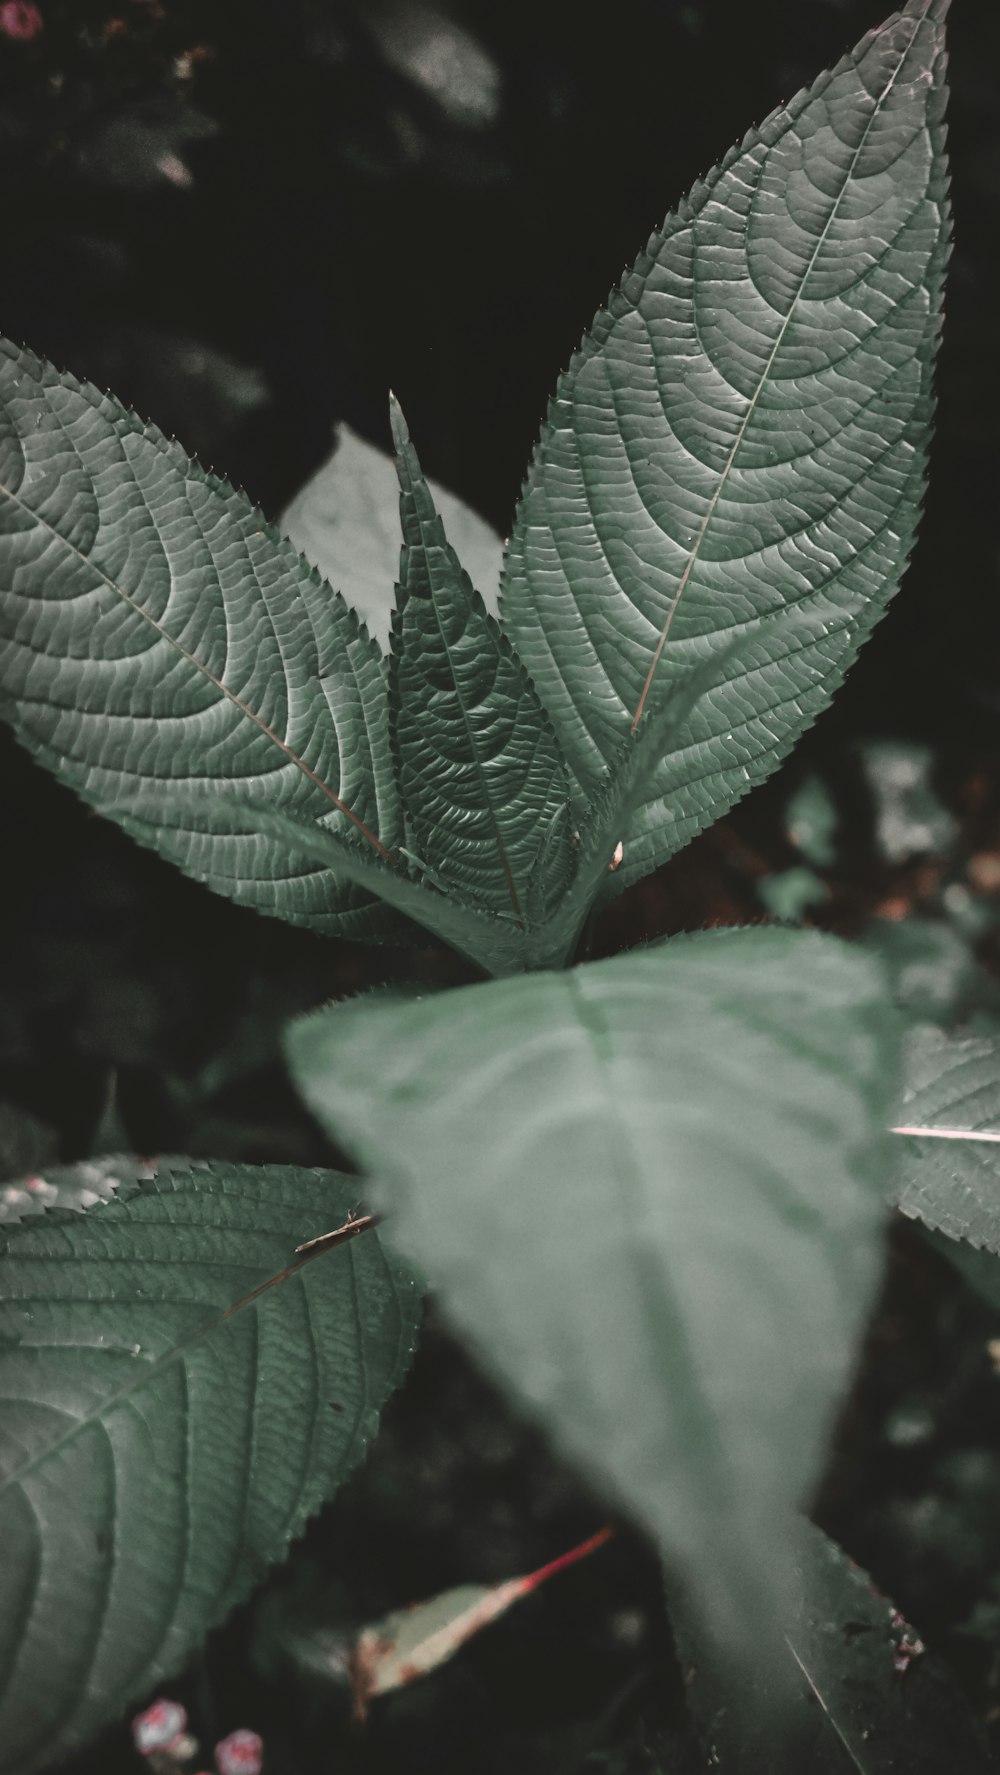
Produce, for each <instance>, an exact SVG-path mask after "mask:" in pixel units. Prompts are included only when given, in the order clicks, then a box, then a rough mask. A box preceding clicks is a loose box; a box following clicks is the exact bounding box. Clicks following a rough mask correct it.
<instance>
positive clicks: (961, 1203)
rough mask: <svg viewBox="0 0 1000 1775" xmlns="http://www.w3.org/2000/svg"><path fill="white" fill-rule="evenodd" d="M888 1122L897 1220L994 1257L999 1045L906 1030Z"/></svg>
mask: <svg viewBox="0 0 1000 1775" xmlns="http://www.w3.org/2000/svg"><path fill="white" fill-rule="evenodd" d="M893 1119H894V1123H895V1131H896V1133H897V1134H898V1135H899V1136H901V1140H900V1143H899V1150H898V1152H897V1162H896V1168H895V1176H896V1178H897V1184H896V1199H897V1202H898V1205H899V1207H900V1208H901V1209H902V1211H903V1213H904V1214H908V1215H909V1216H910V1218H911V1219H912V1220H922V1221H924V1222H925V1224H926V1225H927V1226H929V1227H933V1228H934V1230H935V1231H936V1232H941V1233H947V1234H948V1236H949V1238H952V1239H967V1240H968V1242H969V1244H970V1245H978V1246H985V1247H986V1248H987V1249H988V1250H989V1251H994V1252H1000V1042H998V1041H997V1040H996V1039H995V1038H994V1037H993V1036H972V1037H968V1038H966V1039H964V1040H963V1039H959V1038H956V1037H954V1036H949V1035H945V1033H944V1032H943V1030H940V1029H932V1028H930V1027H925V1028H922V1029H917V1030H914V1031H912V1032H911V1034H910V1035H909V1036H908V1038H907V1043H906V1048H905V1050H904V1069H903V1090H902V1094H901V1097H900V1100H899V1104H898V1106H897V1109H896V1113H895V1116H894V1118H893Z"/></svg>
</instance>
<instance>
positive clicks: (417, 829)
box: [389, 403, 570, 925]
mask: <svg viewBox="0 0 1000 1775" xmlns="http://www.w3.org/2000/svg"><path fill="white" fill-rule="evenodd" d="M392 416H393V433H394V437H395V442H396V452H397V462H398V467H399V481H400V489H401V496H400V514H401V519H402V530H403V549H402V554H401V558H400V573H399V578H400V584H399V592H398V598H397V607H396V611H395V614H394V616H393V624H392V655H391V660H390V667H389V675H390V709H391V724H392V727H391V731H392V742H393V751H394V755H395V759H396V767H397V780H398V783H399V790H400V795H401V798H402V802H403V807H404V810H405V819H406V822H407V826H408V829H409V833H410V842H411V843H412V845H413V847H414V848H415V850H416V851H417V853H418V854H419V855H420V856H421V857H422V858H423V859H424V861H425V862H426V863H427V864H428V865H430V866H432V867H433V869H434V871H435V873H436V874H438V875H440V876H441V878H442V880H443V881H444V882H446V883H447V884H449V885H450V886H451V887H452V888H453V890H454V891H455V892H457V893H459V894H461V895H462V896H464V897H465V898H466V899H468V900H471V901H473V902H477V903H479V904H481V905H483V906H484V907H486V908H487V909H488V910H489V911H491V912H500V913H507V914H513V916H514V917H515V918H516V919H517V920H518V922H519V923H520V924H522V925H524V924H525V922H526V918H525V906H526V904H527V899H528V892H529V888H530V887H531V886H532V885H534V886H535V887H536V888H537V889H540V890H541V891H540V895H539V897H540V898H541V900H542V902H543V906H544V905H545V902H546V900H548V902H549V903H550V904H551V903H553V902H554V900H555V899H556V897H557V891H555V890H558V888H559V887H560V886H561V885H563V884H564V882H565V879H566V876H567V874H568V872H569V861H570V842H569V779H568V776H567V772H566V765H565V762H564V760H563V758H562V756H561V754H560V751H559V747H558V745H557V743H556V738H555V735H554V733H553V731H552V727H551V724H550V723H549V720H548V718H547V716H546V715H545V712H544V710H543V709H542V706H541V704H540V703H539V700H538V697H537V695H536V693H535V691H534V689H533V687H532V685H531V682H530V680H529V678H528V676H527V674H526V672H525V670H524V667H523V666H522V665H521V662H520V661H519V659H518V657H517V655H516V653H515V652H514V650H513V648H512V647H511V645H510V642H509V641H508V639H507V637H506V636H505V635H504V633H503V631H502V630H501V628H500V625H499V624H498V622H497V620H496V618H495V617H493V616H491V615H490V614H489V612H488V611H487V609H486V607H485V605H484V603H483V600H482V598H481V597H480V596H479V593H478V592H477V591H476V590H475V588H474V587H473V585H472V582H471V580H470V579H469V576H468V574H467V573H466V572H465V571H464V569H463V567H462V565H461V563H460V561H459V559H458V556H457V555H456V553H455V551H454V549H453V548H451V547H450V545H449V544H448V541H447V538H446V537H445V533H444V528H443V525H442V523H441V520H440V518H439V517H438V514H437V512H436V510H435V508H434V502H433V499H432V498H431V494H430V491H429V489H428V487H427V483H426V481H425V480H424V478H423V476H422V474H421V472H420V464H419V462H418V460H417V455H416V452H415V450H414V448H413V446H412V444H411V443H410V439H409V434H408V432H407V430H406V426H405V424H404V421H403V417H402V414H401V412H400V410H399V408H398V406H396V404H395V403H393V408H392ZM550 828H554V829H555V830H556V843H555V844H554V845H553V846H552V854H551V858H550V861H549V870H548V872H549V873H550V874H551V875H552V877H553V882H552V886H553V890H554V891H552V892H551V893H550V894H549V895H548V896H546V894H545V892H544V885H543V884H542V883H540V882H538V881H537V880H536V881H535V882H534V884H532V872H533V869H534V867H535V866H536V864H537V859H538V851H539V838H540V834H541V833H543V832H545V831H547V830H549V829H550ZM546 909H547V908H546Z"/></svg>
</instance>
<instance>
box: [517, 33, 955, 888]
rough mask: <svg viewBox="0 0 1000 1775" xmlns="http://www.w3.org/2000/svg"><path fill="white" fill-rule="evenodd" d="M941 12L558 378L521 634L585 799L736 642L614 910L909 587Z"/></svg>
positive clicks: (767, 170) (927, 364) (714, 196)
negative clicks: (681, 686)
mask: <svg viewBox="0 0 1000 1775" xmlns="http://www.w3.org/2000/svg"><path fill="white" fill-rule="evenodd" d="M947 7H948V0H909V3H908V4H907V5H906V7H905V8H904V10H903V12H902V14H897V15H895V16H894V17H893V18H892V19H890V20H889V22H888V23H887V24H886V25H884V26H883V27H882V28H881V30H878V31H875V32H872V33H871V34H870V35H869V36H868V37H866V38H865V39H864V40H863V41H862V43H860V44H859V46H858V47H857V49H856V50H855V51H854V52H853V53H852V54H851V55H848V56H846V57H845V58H844V60H843V61H841V62H840V63H839V64H838V66H837V67H836V68H835V69H834V70H833V71H832V73H829V74H824V75H823V76H821V78H820V79H819V80H818V81H817V82H816V83H815V85H814V86H813V87H812V88H810V89H809V90H808V91H807V92H803V93H801V94H799V96H798V97H797V98H795V99H793V100H792V101H791V103H790V104H788V105H787V106H784V107H782V108H781V109H779V110H777V111H775V112H774V113H773V114H772V116H771V117H769V118H768V119H767V121H766V122H764V123H763V124H761V125H760V127H759V128H757V129H755V130H752V131H751V132H750V134H749V135H748V136H747V137H746V138H745V140H744V141H743V143H742V144H741V145H739V146H738V147H736V148H734V149H733V150H732V152H731V153H730V154H728V155H727V157H726V159H725V160H724V161H723V162H722V164H721V166H719V167H718V168H716V170H715V171H714V172H712V173H710V174H709V176H708V178H707V179H705V180H704V181H702V182H701V183H700V184H698V185H696V186H695V188H694V190H693V191H692V192H691V194H690V196H689V197H688V198H687V199H686V201H685V202H684V203H683V204H682V205H681V208H680V209H679V211H678V212H677V214H676V215H674V216H671V217H670V218H668V220H667V221H666V223H665V224H664V226H663V228H662V229H661V230H660V231H659V232H658V233H656V234H654V235H653V237H652V238H651V240H650V241H649V244H648V246H647V248H646V250H645V252H643V253H642V254H640V256H639V258H638V260H637V261H636V263H635V266H634V267H633V269H632V271H631V272H629V273H628V275H627V276H626V277H625V278H624V280H623V282H622V285H621V287H620V288H619V289H617V290H615V291H613V293H612V295H611V296H610V298H609V300H608V303H607V306H606V307H605V308H603V309H601V310H600V311H599V313H598V315H597V317H596V319H595V321H594V323H593V327H592V330H591V332H590V333H589V334H588V335H587V336H586V337H585V339H584V341H583V344H582V346H581V348H580V350H579V352H578V353H577V355H576V356H575V358H574V359H573V361H572V363H571V365H570V368H569V370H568V371H567V372H566V374H565V375H563V376H562V377H561V379H560V381H559V385H558V389H557V392H556V395H555V398H554V400H553V402H552V404H551V407H550V409H549V415H548V419H547V421H546V423H545V425H544V427H543V430H542V435H541V440H540V442H539V445H538V449H537V451H536V454H535V458H534V461H533V463H532V466H531V469H530V471H529V474H528V479H527V482H526V486H525V490H524V494H523V497H522V500H521V504H520V507H519V510H518V513H517V518H516V522H515V525H514V529H513V533H512V536H511V539H510V545H509V549H508V554H507V561H506V567H505V578H504V586H503V594H502V613H503V621H504V625H505V627H506V628H507V630H508V632H509V633H510V635H511V636H512V638H513V639H514V641H515V644H516V646H517V648H518V651H519V653H520V654H521V657H522V659H523V660H524V661H525V664H526V665H527V667H528V670H529V671H530V673H531V675H532V678H533V680H534V682H535V684H536V685H537V687H538V690H539V693H540V695H541V697H542V700H543V702H544V703H545V705H546V707H547V709H548V711H549V714H550V715H551V717H552V719H553V721H554V723H555V726H556V731H557V733H558V735H559V738H560V741H561V743H562V746H563V750H564V751H565V753H566V755H567V758H568V759H569V762H570V766H571V768H572V770H573V771H574V772H575V776H576V779H577V784H578V791H579V796H580V799H581V801H582V800H585V799H586V798H587V797H588V796H589V795H590V794H592V793H593V792H594V790H595V789H596V788H597V786H598V784H599V782H600V780H601V777H602V774H603V772H604V770H605V769H606V766H607V763H608V761H609V760H610V759H611V758H612V757H613V756H614V754H615V752H616V749H617V748H618V746H619V745H620V743H621V740H622V737H623V735H624V734H625V733H626V732H627V731H628V729H629V726H630V725H631V724H633V723H634V722H635V721H636V720H637V719H638V718H639V717H640V715H641V714H642V713H644V711H645V710H646V709H647V708H648V707H649V706H655V704H656V702H657V701H658V700H659V699H661V698H662V697H663V696H664V695H665V694H667V693H668V692H669V688H670V685H671V681H672V679H673V677H674V675H675V673H682V672H684V671H685V670H689V669H690V667H691V665H692V663H701V662H703V661H704V660H705V659H706V658H710V657H711V655H712V653H713V651H714V650H715V649H716V648H718V646H719V644H720V641H722V640H732V639H733V638H734V637H736V638H738V639H740V640H741V642H742V647H741V649H740V651H739V655H738V657H735V658H732V659H730V661H729V663H728V664H727V666H726V668H725V670H724V671H721V672H720V679H719V683H718V685H717V687H716V689H715V691H714V693H713V694H712V695H711V696H708V697H705V698H703V699H702V700H701V702H700V703H699V705H698V708H697V710H696V711H695V712H694V714H693V715H692V717H691V721H690V724H689V726H688V728H687V731H686V733H685V736H684V742H683V744H680V745H675V746H674V747H673V748H672V750H671V751H670V753H669V755H668V756H666V757H665V758H664V759H663V761H662V764H661V766H660V768H659V769H658V770H657V771H656V772H655V774H654V775H653V776H652V778H651V780H650V782H649V784H648V786H647V793H646V796H645V800H644V803H643V805H641V807H640V808H639V809H638V811H637V812H636V813H635V815H634V816H633V819H632V823H631V825H630V827H629V830H628V831H627V832H626V833H624V834H623V835H622V836H623V838H624V841H625V860H624V864H623V867H622V870H621V871H620V873H619V877H618V879H619V881H620V883H621V884H622V885H625V884H626V883H627V882H628V881H631V880H634V879H635V878H636V877H637V876H639V875H642V874H644V873H645V872H646V871H648V870H649V869H652V868H654V867H655V866H656V864H658V863H659V862H662V861H663V860H664V859H665V858H666V857H668V856H670V855H671V854H672V853H673V852H674V851H675V850H677V849H678V848H679V847H680V846H681V845H682V844H684V843H685V842H686V841H687V840H688V839H689V838H690V837H692V836H693V834H694V833H695V832H697V831H699V830H700V829H701V828H702V827H703V826H705V825H707V824H708V823H709V822H710V821H712V820H714V819H715V818H717V816H718V815H719V814H721V813H722V812H723V811H724V810H725V809H726V808H727V807H729V806H730V805H731V804H732V802H734V801H735V800H736V799H737V798H738V797H739V796H740V795H742V794H743V793H744V792H745V791H746V790H747V789H748V788H749V787H750V785H751V784H752V783H754V782H757V781H759V780H760V779H761V778H762V777H764V776H766V775H767V773H768V772H769V771H770V770H772V769H773V768H774V766H775V765H776V764H777V763H778V761H779V760H780V759H781V758H782V757H783V756H784V754H785V753H786V752H787V751H788V749H789V748H790V746H791V745H792V744H793V743H794V741H795V740H796V738H797V737H798V735H799V734H800V733H801V732H802V731H803V729H804V728H805V727H806V726H808V724H809V723H810V722H811V721H812V720H813V719H814V717H815V716H816V714H817V713H818V712H819V711H820V710H821V709H822V708H823V707H824V706H825V705H826V703H827V702H828V701H829V699H830V697H831V695H832V693H833V691H834V690H835V689H836V687H837V685H838V684H839V683H840V681H841V679H842V678H843V675H844V673H845V671H846V670H847V668H848V667H849V665H850V664H851V662H852V660H853V659H854V657H855V655H856V653H857V650H858V648H859V646H860V645H861V643H862V641H863V640H864V639H865V637H866V636H867V634H868V633H869V631H870V630H871V628H872V626H873V625H874V623H875V622H876V620H877V619H878V617H879V616H880V615H881V614H882V612H883V610H884V608H885V605H886V602H887V600H888V599H889V597H890V596H891V594H892V593H893V591H894V590H895V589H896V586H897V585H898V583H899V579H900V576H901V574H902V571H903V568H904V566H905V563H906V560H907V556H908V554H909V551H910V548H911V545H912V542H913V537H914V530H915V526H916V521H917V515H918V510H919V505H920V500H921V497H922V491H923V485H924V459H925V454H926V446H927V440H928V434H929V428H930V420H931V369H932V364H933V359H934V352H935V346H936V342H937V337H938V329H939V309H940V296H941V285H942V279H943V273H944V265H945V259H946V252H947V239H948V208H947V174H946V164H945V160H944V130H943V125H942V121H941V120H942V115H943V109H944V99H945V90H944V86H943V74H944V51H943V36H944V16H945V13H946V11H947ZM792 609H797V610H799V612H800V613H802V615H803V616H805V617H808V618H810V619H811V621H812V629H813V632H812V635H811V637H809V638H808V639H806V638H804V636H803V632H802V630H801V628H799V629H798V630H797V631H794V632H789V630H787V629H786V627H785V624H784V622H783V620H782V618H783V614H784V613H785V612H787V611H790V610H792Z"/></svg>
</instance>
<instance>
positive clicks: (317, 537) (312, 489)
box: [279, 425, 503, 648]
mask: <svg viewBox="0 0 1000 1775" xmlns="http://www.w3.org/2000/svg"><path fill="white" fill-rule="evenodd" d="M427 486H428V488H429V490H430V493H431V497H432V499H433V500H434V504H435V505H436V507H437V509H438V512H439V514H440V517H441V522H442V524H443V525H444V527H445V530H446V531H447V533H448V539H449V541H450V542H451V545H452V547H453V548H454V549H455V551H456V553H457V554H458V555H459V556H460V558H461V560H462V562H463V564H464V566H465V568H466V571H467V572H468V575H469V578H470V579H471V580H472V583H473V585H474V586H476V587H477V588H478V590H479V591H480V592H481V593H482V596H483V601H484V603H485V605H486V608H487V610H489V611H491V612H492V613H493V615H494V616H495V615H496V611H497V604H498V601H499V600H498V592H499V585H500V566H501V562H502V559H503V541H502V539H501V537H500V536H498V535H497V532H496V531H495V530H494V529H493V527H492V525H490V524H487V522H486V520H485V519H484V518H481V517H480V516H479V514H478V513H477V512H474V511H472V509H471V508H470V507H469V506H467V505H466V504H465V503H464V501H463V500H461V499H459V498H458V497H457V496H456V495H455V494H454V493H449V492H448V491H447V489H446V488H444V487H441V486H439V485H438V483H437V482H436V481H432V480H428V482H427ZM279 523H280V528H281V529H282V530H283V532H284V534H285V535H286V536H287V537H289V539H290V540H291V541H292V542H293V543H294V544H295V547H296V548H297V549H301V551H302V553H303V554H304V555H305V557H306V560H307V561H311V562H312V565H313V566H314V567H318V569H319V571H320V573H321V574H322V575H323V577H324V579H328V580H329V582H330V584H331V585H335V586H342V587H343V588H344V591H345V592H346V593H347V596H348V597H349V599H350V602H351V605H352V606H353V608H354V609H355V610H356V611H357V613H358V615H359V616H361V617H363V618H364V621H365V622H366V623H367V625H368V629H369V632H370V633H371V634H372V635H375V636H376V637H377V639H378V640H379V641H380V642H381V643H382V645H383V646H384V647H386V648H387V647H388V645H389V629H390V618H391V616H392V607H393V587H394V586H395V583H396V576H397V572H398V569H399V481H398V479H397V476H396V465H395V462H394V461H393V458H392V457H391V456H390V455H389V454H388V452H387V451H385V450H377V449H376V448H375V445H374V444H369V443H366V441H365V439H364V438H359V437H358V435H357V433H356V432H353V431H352V430H351V428H350V426H348V425H341V426H340V427H339V428H338V432H337V441H336V444H335V446H334V449H333V453H332V454H331V455H330V456H329V457H328V458H327V460H326V461H325V462H324V463H323V464H322V465H321V466H320V467H319V468H318V469H317V470H316V473H315V474H314V475H313V477H312V479H311V480H310V481H307V483H306V485H305V486H304V487H303V489H302V491H301V492H300V493H298V494H296V496H295V498H294V499H293V500H292V503H291V504H290V505H289V506H288V507H287V508H286V510H285V511H284V512H283V513H282V515H281V518H280V520H279Z"/></svg>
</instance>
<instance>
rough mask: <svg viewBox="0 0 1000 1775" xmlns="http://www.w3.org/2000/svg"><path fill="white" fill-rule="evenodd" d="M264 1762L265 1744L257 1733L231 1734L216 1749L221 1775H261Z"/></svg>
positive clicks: (242, 1732)
mask: <svg viewBox="0 0 1000 1775" xmlns="http://www.w3.org/2000/svg"><path fill="white" fill-rule="evenodd" d="M263 1761H264V1743H263V1740H262V1739H261V1738H258V1736H257V1734H256V1732H247V1731H245V1730H244V1731H239V1732H230V1734H229V1737H228V1738H223V1740H222V1743H221V1744H217V1745H216V1747H215V1763H216V1767H217V1769H218V1771H219V1775H260V1770H261V1764H262V1763H263Z"/></svg>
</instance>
